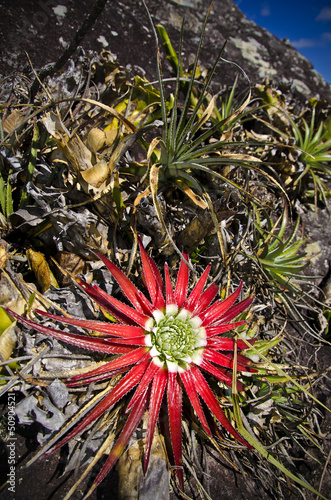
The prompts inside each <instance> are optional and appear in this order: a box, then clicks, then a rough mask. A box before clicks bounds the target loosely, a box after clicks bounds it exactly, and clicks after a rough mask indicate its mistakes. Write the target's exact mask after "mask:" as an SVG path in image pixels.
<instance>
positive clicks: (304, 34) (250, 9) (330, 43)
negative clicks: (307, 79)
mask: <svg viewBox="0 0 331 500" xmlns="http://www.w3.org/2000/svg"><path fill="white" fill-rule="evenodd" d="M235 3H236V4H237V5H238V7H239V8H240V9H241V11H242V12H243V13H244V14H245V15H246V17H247V18H248V19H249V20H250V21H254V22H255V23H256V24H258V25H259V26H261V27H262V28H266V29H267V30H268V31H270V33H272V34H273V35H275V36H276V37H277V38H288V39H289V40H290V42H291V43H292V45H294V47H295V48H296V49H297V50H298V51H299V52H301V54H303V55H304V56H305V57H307V59H309V60H310V61H311V63H312V64H313V66H314V68H315V69H316V70H317V71H318V72H319V73H320V74H321V75H322V76H323V77H324V79H325V80H326V81H327V82H328V83H331V0H311V1H308V0H301V1H300V0H287V1H286V0H235Z"/></svg>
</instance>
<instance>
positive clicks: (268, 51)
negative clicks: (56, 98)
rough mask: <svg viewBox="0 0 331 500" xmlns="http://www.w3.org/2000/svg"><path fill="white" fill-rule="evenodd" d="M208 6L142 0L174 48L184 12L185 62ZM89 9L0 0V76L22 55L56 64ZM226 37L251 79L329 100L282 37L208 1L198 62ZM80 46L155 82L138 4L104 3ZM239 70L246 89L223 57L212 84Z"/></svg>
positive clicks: (70, 1)
mask: <svg viewBox="0 0 331 500" xmlns="http://www.w3.org/2000/svg"><path fill="white" fill-rule="evenodd" d="M209 5H210V1H209V0H164V1H163V2H159V1H158V0H148V7H149V9H150V12H151V14H152V16H153V19H154V21H155V23H162V24H163V25H164V26H165V27H166V29H167V30H168V33H169V35H170V38H171V40H172V42H173V44H174V46H175V47H177V46H178V39H179V29H180V25H181V22H182V18H183V16H185V19H186V25H185V26H186V28H185V33H184V37H185V39H184V56H185V57H186V61H191V60H192V58H193V57H194V54H195V51H196V47H197V43H198V40H199V34H200V30H201V26H202V23H203V20H204V17H205V15H206V13H207V11H208V8H209ZM92 6H93V3H92V2H90V1H88V0H81V1H80V2H78V1H75V0H61V1H59V2H57V1H55V0H40V1H39V2H26V1H24V0H16V1H15V2H11V1H9V0H4V1H3V2H2V9H3V11H5V12H4V13H3V14H5V15H2V16H0V37H1V39H2V40H3V47H2V50H1V52H2V57H1V61H0V73H2V74H5V75H8V74H9V73H11V72H12V71H13V70H18V69H20V70H21V69H22V68H24V67H25V68H29V62H28V58H27V54H28V55H29V58H30V60H31V63H32V65H33V66H34V67H35V68H36V69H39V68H40V67H43V66H44V65H46V64H47V63H50V62H53V61H55V60H56V59H57V58H58V57H59V56H60V54H61V53H62V52H63V50H64V47H65V45H66V44H67V43H68V42H70V41H71V40H72V38H73V36H74V33H75V31H76V30H77V29H78V28H79V27H80V26H81V24H82V22H83V21H84V19H85V18H86V16H87V15H88V13H89V12H90V11H91V9H92ZM226 40H227V45H226V50H225V53H224V57H225V58H226V59H227V60H230V61H234V62H235V63H236V64H238V65H240V66H241V67H242V68H243V69H244V70H245V72H246V73H247V75H248V77H249V78H250V80H251V83H252V84H255V83H258V82H261V80H262V79H264V78H265V77H270V79H272V80H273V81H275V82H276V83H282V82H284V83H286V84H290V85H291V86H292V89H293V91H294V92H295V93H299V94H300V95H302V96H304V97H313V96H314V97H322V98H324V99H327V100H330V97H331V90H330V85H329V84H327V83H326V82H325V81H324V80H323V78H322V77H321V75H319V74H318V73H317V72H316V71H314V70H313V67H312V64H311V63H310V62H309V61H308V60H307V59H306V58H305V57H303V56H302V55H301V54H299V53H298V52H297V50H296V49H294V47H292V46H291V45H290V43H289V42H288V41H287V40H279V39H278V38H276V37H275V36H273V35H271V34H270V33H269V32H268V31H266V30H265V29H263V28H260V27H259V26H257V25H256V24H255V23H254V22H252V21H248V20H247V19H246V17H245V16H244V14H243V13H242V12H241V11H240V9H239V8H238V7H237V6H236V5H235V4H234V3H233V2H232V1H231V0H222V1H217V2H214V3H213V6H212V10H211V15H210V17H209V21H208V25H207V29H206V36H205V40H204V44H203V50H202V53H201V57H200V59H201V62H202V64H203V65H204V66H206V67H208V66H211V65H212V63H213V61H214V59H215V57H216V55H217V53H218V51H219V49H220V48H221V47H222V45H223V43H224V42H225V41H226ZM82 47H83V48H84V50H85V51H87V50H93V51H97V52H99V51H100V50H101V49H103V48H106V49H107V50H110V51H111V52H113V53H115V54H116V55H117V56H118V59H119V62H120V64H121V65H129V66H130V67H132V68H133V71H134V72H137V71H138V72H142V73H146V76H147V78H149V79H155V64H156V60H155V45H154V39H153V36H152V33H151V27H150V25H149V21H148V17H147V14H146V11H145V9H144V6H143V4H142V1H135V2H130V1H128V0H123V1H120V0H113V1H111V2H107V4H106V7H105V9H104V11H103V12H102V14H101V16H100V17H99V18H98V20H97V21H96V23H95V25H94V27H93V29H92V30H91V31H90V32H89V33H88V34H87V35H86V37H85V39H84V41H83V43H82ZM76 56H77V52H76ZM238 72H239V74H240V75H241V79H242V83H243V84H245V85H246V87H247V84H246V81H245V79H244V77H243V76H242V72H240V71H238V68H237V66H235V65H234V64H228V63H224V62H223V63H221V64H220V65H219V68H218V71H217V75H216V77H215V85H216V86H217V87H218V88H219V86H220V85H221V86H223V85H231V84H232V83H233V81H234V78H235V75H236V74H237V73H238Z"/></svg>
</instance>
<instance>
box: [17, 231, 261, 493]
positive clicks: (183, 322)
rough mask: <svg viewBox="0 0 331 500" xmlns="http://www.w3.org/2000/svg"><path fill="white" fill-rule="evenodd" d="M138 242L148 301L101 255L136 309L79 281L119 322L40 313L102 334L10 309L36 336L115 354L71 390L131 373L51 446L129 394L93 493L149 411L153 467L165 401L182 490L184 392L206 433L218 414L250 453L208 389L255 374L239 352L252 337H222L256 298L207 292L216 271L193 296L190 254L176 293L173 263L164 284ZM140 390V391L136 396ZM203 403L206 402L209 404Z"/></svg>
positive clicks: (199, 284)
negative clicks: (75, 329)
mask: <svg viewBox="0 0 331 500" xmlns="http://www.w3.org/2000/svg"><path fill="white" fill-rule="evenodd" d="M139 243H140V252H141V260H142V266H143V277H144V281H145V283H146V286H147V289H148V292H149V297H150V298H147V297H146V296H145V295H144V294H143V293H142V292H141V291H140V290H138V289H137V288H136V286H135V285H134V284H133V283H132V282H131V281H130V280H129V278H128V277H127V276H126V275H125V274H124V273H123V272H122V271H121V270H120V269H119V268H118V267H117V266H115V265H114V264H113V263H112V262H111V261H109V260H108V259H107V258H105V257H103V256H101V255H99V257H100V259H101V260H102V261H103V262H104V264H105V265H106V266H107V268H108V269H109V271H110V272H111V273H112V275H113V277H114V278H115V279H116V281H117V282H118V284H119V285H120V287H121V289H122V292H123V293H124V295H125V296H126V298H127V299H128V300H129V301H130V302H131V304H132V306H129V305H126V304H125V303H123V302H121V301H119V300H117V299H115V298H114V297H112V296H109V295H108V294H107V293H105V292H104V291H103V290H102V289H101V288H99V287H98V286H96V285H90V284H88V283H86V282H85V281H83V280H81V279H79V281H78V283H79V285H80V286H81V287H82V289H83V290H85V291H86V293H87V294H88V295H89V296H90V297H91V298H92V299H93V300H95V301H96V302H97V303H98V304H99V305H100V306H101V307H102V308H103V310H105V311H106V312H107V313H108V314H111V315H112V317H113V318H116V320H117V322H116V323H111V322H103V321H89V320H85V319H74V318H66V317H61V316H57V315H53V314H50V313H47V312H43V311H37V312H38V313H39V314H41V315H42V316H44V317H46V318H48V319H50V320H53V321H55V322H58V323H61V324H67V325H72V326H74V327H78V328H80V329H81V328H83V329H86V330H88V331H90V332H98V334H99V335H100V334H102V336H98V337H93V336H89V335H87V334H82V333H67V332H64V331H61V330H59V329H56V328H51V327H49V326H44V325H42V324H39V323H36V322H34V321H31V320H30V319H27V318H23V317H21V316H19V315H18V314H16V313H13V312H12V311H8V312H9V313H10V314H11V315H12V316H14V317H15V318H16V319H18V320H19V321H21V322H23V323H24V324H25V325H27V326H28V327H29V328H31V329H34V330H37V331H38V332H41V333H43V334H46V335H50V336H51V337H53V338H56V339H58V340H61V341H64V342H68V343H70V344H72V345H75V346H79V347H81V348H85V349H89V350H92V351H97V352H100V353H107V354H114V355H116V356H115V357H114V359H111V360H110V361H109V362H107V363H106V364H104V365H103V366H101V367H98V368H95V369H92V370H91V371H89V372H87V373H84V374H80V375H76V376H73V377H72V378H70V379H68V380H67V381H66V384H67V386H68V387H77V386H80V385H84V384H89V383H91V382H98V381H107V380H110V379H112V377H113V376H114V375H118V374H124V373H125V375H124V376H123V377H122V378H121V379H120V381H119V382H118V383H117V385H115V386H114V387H113V388H111V389H109V391H108V393H107V394H106V395H105V396H104V397H103V399H102V400H101V401H100V402H99V403H98V404H97V405H96V406H95V407H94V408H93V409H92V410H91V411H90V412H89V413H88V414H87V416H85V417H84V418H83V419H82V420H81V422H80V423H79V424H78V425H77V426H76V427H75V428H74V429H73V430H71V431H70V432H69V433H68V434H67V436H66V437H64V438H63V439H62V440H61V441H60V442H58V443H56V436H55V438H53V440H52V441H51V442H50V443H49V445H48V447H47V448H49V447H50V446H52V445H54V443H56V444H55V445H54V446H53V447H52V448H51V450H49V451H48V452H47V453H50V452H51V451H53V450H55V449H58V448H60V447H61V446H63V445H64V444H65V443H67V442H68V441H70V440H72V439H73V438H75V437H76V436H78V435H79V434H80V433H82V432H83V431H85V430H86V429H87V427H88V426H89V425H90V424H91V423H92V422H94V421H96V420H97V419H98V418H99V417H100V416H101V415H103V414H104V413H105V412H106V411H107V410H109V409H110V407H112V406H113V405H114V404H116V403H117V402H119V401H120V400H121V399H122V398H123V397H124V396H126V395H128V394H130V399H129V400H128V404H127V408H126V411H125V413H126V416H127V419H126V422H125V425H124V427H123V429H122V431H121V434H120V436H119V438H118V440H117V442H116V444H115V445H114V446H113V448H112V451H111V453H110V455H109V456H108V458H107V460H106V462H105V464H104V466H103V468H102V470H101V472H100V473H99V474H98V476H97V478H96V480H95V483H94V485H93V487H92V489H93V488H94V487H95V486H97V485H98V484H99V483H100V482H101V481H102V480H103V479H104V478H105V476H106V475H107V473H108V472H109V471H110V470H111V468H112V467H113V466H114V464H115V463H116V461H117V460H118V458H119V456H120V455H121V454H122V452H123V450H124V448H125V446H126V445H127V443H128V441H129V439H130V437H131V436H132V434H133V433H134V431H135V430H136V428H137V427H138V425H139V423H140V422H141V420H142V417H143V415H144V413H145V411H146V410H147V409H148V410H149V412H148V424H147V436H146V449H145V459H144V467H145V470H146V469H147V467H148V462H149V456H150V451H151V445H152V440H153V435H154V432H155V427H156V424H157V420H158V415H159V412H160V408H161V403H162V401H163V400H165V399H166V400H167V406H168V419H169V427H170V434H171V444H172V451H173V457H174V465H175V466H176V472H177V476H178V480H179V484H180V487H181V488H182V489H183V467H182V430H181V429H182V403H183V392H184V391H185V392H186V394H187V396H188V399H189V401H190V403H191V405H192V407H193V409H194V410H195V412H196V414H197V416H198V417H199V419H200V421H201V424H202V427H203V429H204V430H205V432H206V433H207V434H208V435H212V429H213V427H212V426H211V421H210V417H211V415H213V416H214V417H215V419H216V420H217V421H218V422H219V423H220V424H221V425H222V426H223V427H224V428H225V429H226V430H227V431H228V432H229V433H230V434H231V435H232V436H233V437H235V438H236V439H237V440H238V441H239V442H240V443H242V444H243V445H244V446H247V447H248V448H251V446H250V445H249V444H248V443H247V441H246V440H245V439H243V438H242V437H241V436H240V435H239V434H238V432H237V431H236V430H235V428H234V427H233V426H232V424H231V423H230V421H229V420H228V418H227V417H226V415H225V413H224V411H223V410H222V408H221V406H220V404H219V402H218V399H217V396H216V395H215V394H214V392H213V391H212V390H211V389H210V387H209V385H208V382H207V380H206V375H207V377H208V376H212V377H214V378H215V379H216V380H217V381H221V382H222V383H224V384H226V385H228V386H230V387H231V386H232V384H233V380H232V369H236V370H238V371H239V372H256V370H255V369H253V368H251V364H252V361H251V360H250V359H249V358H247V357H246V356H244V355H243V354H237V350H236V349H238V350H243V349H246V348H247V346H249V345H253V344H254V340H250V341H248V342H247V340H246V341H243V340H235V339H234V338H233V337H232V338H231V337H224V336H222V335H223V334H224V333H226V332H229V331H230V330H233V329H234V328H236V327H239V326H241V325H243V324H244V323H245V321H243V320H240V321H234V320H235V318H236V317H237V316H238V315H239V314H241V313H242V312H243V311H245V310H246V309H247V308H248V307H249V306H250V304H251V303H252V300H253V297H251V296H250V297H247V298H245V299H244V300H242V301H241V302H238V303H237V304H235V302H236V301H237V299H238V298H239V296H240V293H241V290H242V283H241V284H240V285H239V287H238V288H237V289H236V290H235V291H234V292H233V293H232V294H231V295H230V296H229V297H228V298H226V299H225V300H215V301H214V299H215V297H216V295H217V293H218V287H217V285H216V284H215V283H212V284H211V285H209V286H208V287H207V288H206V289H205V290H204V288H205V285H206V282H207V278H208V274H209V269H210V266H208V267H207V268H206V270H205V271H204V273H203V274H202V276H201V277H200V279H199V280H198V281H197V283H196V285H195V286H194V288H193V290H192V291H191V293H190V294H188V285H189V267H188V264H187V259H188V255H187V254H183V258H182V261H181V264H180V268H179V272H178V277H177V282H176V286H175V289H174V290H173V288H172V285H171V278H170V273H169V269H168V266H167V265H165V269H164V273H165V280H164V281H163V279H162V277H161V274H160V272H159V270H158V268H157V266H156V264H155V262H154V261H153V260H152V259H151V257H150V256H149V255H148V254H147V253H146V251H145V249H144V247H143V245H142V243H141V241H140V242H139ZM204 374H205V375H204ZM236 384H237V389H238V390H242V389H243V384H242V383H241V382H240V381H236ZM135 387H136V389H135V391H134V392H132V391H133V389H134V388H135ZM200 399H201V400H202V401H203V402H204V405H203V406H204V407H203V406H202V404H201V401H200ZM213 425H214V423H213Z"/></svg>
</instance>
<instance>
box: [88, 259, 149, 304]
mask: <svg viewBox="0 0 331 500" xmlns="http://www.w3.org/2000/svg"><path fill="white" fill-rule="evenodd" d="M94 253H95V255H97V256H98V257H99V259H101V260H102V262H103V263H104V264H105V265H106V267H107V269H109V271H110V272H111V274H112V275H113V276H114V278H115V280H116V281H117V283H118V284H119V285H120V287H121V290H122V292H123V293H124V295H125V296H126V297H127V298H128V299H129V301H130V302H131V304H132V305H133V306H134V307H135V308H136V309H137V310H138V311H140V312H142V313H144V312H146V311H145V308H144V307H143V305H142V304H141V301H140V297H139V290H138V289H137V288H136V287H135V285H134V284H133V283H132V282H131V280H130V279H129V278H128V277H127V276H126V275H125V274H124V273H123V272H122V271H121V270H120V269H119V268H118V267H117V266H116V265H115V264H113V263H112V262H111V261H110V260H109V259H107V258H106V257H104V256H103V255H101V254H99V253H96V252H94Z"/></svg>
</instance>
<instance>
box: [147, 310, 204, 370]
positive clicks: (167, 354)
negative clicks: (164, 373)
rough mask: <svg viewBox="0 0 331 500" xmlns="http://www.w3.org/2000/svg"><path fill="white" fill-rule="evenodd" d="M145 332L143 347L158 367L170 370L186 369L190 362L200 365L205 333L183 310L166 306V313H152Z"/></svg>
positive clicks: (197, 322)
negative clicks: (165, 367) (144, 346)
mask: <svg viewBox="0 0 331 500" xmlns="http://www.w3.org/2000/svg"><path fill="white" fill-rule="evenodd" d="M153 316H154V319H152V318H151V320H149V322H148V325H146V330H147V331H148V332H149V333H148V334H147V335H146V339H145V341H146V345H148V346H149V347H151V350H150V355H151V356H152V358H153V361H154V362H155V363H156V364H157V365H158V366H164V365H165V364H166V365H167V368H168V369H169V370H170V371H178V370H185V369H187V367H188V364H189V363H191V362H195V363H196V364H198V363H199V360H200V359H201V353H202V349H201V348H202V347H203V346H205V345H206V332H205V329H204V328H203V327H201V326H200V324H201V320H200V318H199V317H197V316H195V317H194V316H192V315H191V313H190V312H189V311H187V310H185V309H181V310H180V311H178V308H177V307H176V306H168V307H167V309H166V312H165V313H163V312H162V311H154V313H153Z"/></svg>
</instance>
